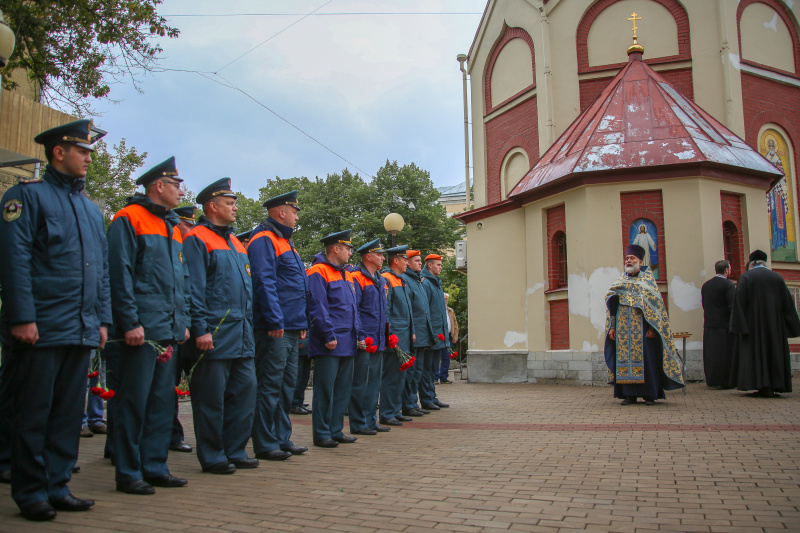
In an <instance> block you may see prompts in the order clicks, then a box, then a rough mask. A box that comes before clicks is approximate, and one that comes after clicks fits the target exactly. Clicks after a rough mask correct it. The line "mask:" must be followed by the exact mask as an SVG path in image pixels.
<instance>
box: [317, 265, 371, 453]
mask: <svg viewBox="0 0 800 533" xmlns="http://www.w3.org/2000/svg"><path fill="white" fill-rule="evenodd" d="M308 316H309V320H310V321H311V327H310V329H309V346H308V355H309V357H313V358H314V404H313V406H312V407H313V409H312V417H311V418H312V426H313V435H314V442H319V441H322V440H327V439H333V438H337V437H342V436H344V434H343V433H342V429H343V428H344V412H345V410H346V409H347V404H348V402H349V400H350V390H351V387H352V383H353V361H354V359H355V355H356V350H357V346H356V345H357V336H358V331H359V330H360V329H361V326H360V319H359V316H358V304H357V302H356V289H355V285H354V284H353V277H352V274H351V273H350V272H348V271H347V269H346V268H345V266H344V265H342V266H338V265H334V264H333V263H331V262H329V261H328V260H327V259H326V257H325V255H324V254H321V253H320V254H317V255H316V256H315V257H314V263H313V264H312V266H311V268H309V269H308ZM334 340H335V341H337V345H336V347H335V348H334V349H333V350H329V349H328V348H326V347H325V344H326V343H328V342H331V341H334Z"/></svg>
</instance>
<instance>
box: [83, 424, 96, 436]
mask: <svg viewBox="0 0 800 533" xmlns="http://www.w3.org/2000/svg"><path fill="white" fill-rule="evenodd" d="M81 437H83V438H87V437H94V433H92V432H91V431H89V428H88V427H87V426H83V427H82V428H81Z"/></svg>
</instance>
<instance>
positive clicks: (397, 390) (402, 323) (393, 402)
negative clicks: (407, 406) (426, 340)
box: [378, 270, 415, 421]
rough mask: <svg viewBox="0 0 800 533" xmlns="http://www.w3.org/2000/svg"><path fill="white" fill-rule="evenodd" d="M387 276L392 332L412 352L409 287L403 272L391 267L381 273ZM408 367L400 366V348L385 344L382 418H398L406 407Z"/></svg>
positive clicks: (387, 296)
mask: <svg viewBox="0 0 800 533" xmlns="http://www.w3.org/2000/svg"><path fill="white" fill-rule="evenodd" d="M381 276H382V277H383V278H384V279H386V285H385V286H384V290H385V291H386V298H387V315H388V319H389V335H396V336H397V339H398V342H397V347H398V348H400V349H401V350H403V351H404V352H406V353H411V350H412V344H413V341H412V339H413V337H414V334H415V324H414V318H413V311H412V309H411V295H410V290H409V289H408V287H407V286H406V282H405V281H403V278H402V277H401V276H398V275H396V274H395V273H394V272H393V271H391V270H389V271H387V272H384V273H382V274H381ZM406 373H407V370H406V371H403V370H400V359H399V358H398V357H397V352H396V351H395V350H394V349H392V348H389V347H388V346H387V347H386V350H385V351H384V352H383V372H382V375H381V395H380V405H379V407H378V411H379V413H380V419H381V420H382V421H385V420H390V419H392V418H396V417H397V416H398V415H401V414H402V410H403V402H402V400H403V388H404V386H405V380H406Z"/></svg>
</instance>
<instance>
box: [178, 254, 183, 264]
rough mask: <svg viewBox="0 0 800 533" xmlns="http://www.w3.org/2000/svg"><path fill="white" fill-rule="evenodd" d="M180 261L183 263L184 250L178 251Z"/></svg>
mask: <svg viewBox="0 0 800 533" xmlns="http://www.w3.org/2000/svg"><path fill="white" fill-rule="evenodd" d="M178 261H180V262H181V264H183V252H178Z"/></svg>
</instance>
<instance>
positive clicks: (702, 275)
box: [700, 270, 706, 278]
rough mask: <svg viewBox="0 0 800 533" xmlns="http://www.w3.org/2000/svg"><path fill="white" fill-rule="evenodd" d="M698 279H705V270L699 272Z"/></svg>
mask: <svg viewBox="0 0 800 533" xmlns="http://www.w3.org/2000/svg"><path fill="white" fill-rule="evenodd" d="M700 277H701V278H704V277H706V271H705V270H701V271H700Z"/></svg>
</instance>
